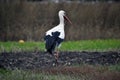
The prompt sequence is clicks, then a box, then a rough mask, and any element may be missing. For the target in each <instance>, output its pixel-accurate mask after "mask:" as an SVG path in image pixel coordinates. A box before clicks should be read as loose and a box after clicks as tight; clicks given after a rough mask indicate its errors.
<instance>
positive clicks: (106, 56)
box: [0, 51, 120, 69]
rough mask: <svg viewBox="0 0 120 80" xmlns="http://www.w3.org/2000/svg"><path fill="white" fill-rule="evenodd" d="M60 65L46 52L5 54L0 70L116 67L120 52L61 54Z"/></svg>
mask: <svg viewBox="0 0 120 80" xmlns="http://www.w3.org/2000/svg"><path fill="white" fill-rule="evenodd" d="M59 54H60V55H59V59H58V63H57V64H56V62H55V59H54V57H53V56H52V55H50V54H48V53H45V52H9V53H7V52H3V53H0V68H5V69H16V68H17V69H46V68H53V67H56V66H74V65H80V64H90V65H115V64H118V63H120V52H113V51H109V52H84V51H83V52H60V53H59Z"/></svg>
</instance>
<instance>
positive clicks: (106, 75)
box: [43, 65, 120, 80]
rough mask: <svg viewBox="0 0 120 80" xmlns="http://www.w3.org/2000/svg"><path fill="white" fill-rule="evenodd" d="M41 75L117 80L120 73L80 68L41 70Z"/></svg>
mask: <svg viewBox="0 0 120 80" xmlns="http://www.w3.org/2000/svg"><path fill="white" fill-rule="evenodd" d="M43 73H47V74H52V75H59V74H62V75H70V76H74V77H79V78H83V79H85V80H119V79H120V76H119V75H120V72H117V71H110V70H109V69H108V67H100V66H96V67H93V66H88V65H87V66H81V67H57V68H53V69H46V70H43Z"/></svg>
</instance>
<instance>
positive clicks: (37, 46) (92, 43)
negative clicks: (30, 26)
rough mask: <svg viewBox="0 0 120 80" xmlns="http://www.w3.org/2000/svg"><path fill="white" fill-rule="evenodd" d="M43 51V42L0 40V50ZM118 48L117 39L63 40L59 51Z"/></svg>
mask: <svg viewBox="0 0 120 80" xmlns="http://www.w3.org/2000/svg"><path fill="white" fill-rule="evenodd" d="M35 50H39V51H44V50H45V45H44V42H25V43H19V42H0V52H3V51H7V52H10V51H35ZM116 50H120V40H119V39H107V40H80V41H65V42H63V43H62V45H61V47H60V51H116Z"/></svg>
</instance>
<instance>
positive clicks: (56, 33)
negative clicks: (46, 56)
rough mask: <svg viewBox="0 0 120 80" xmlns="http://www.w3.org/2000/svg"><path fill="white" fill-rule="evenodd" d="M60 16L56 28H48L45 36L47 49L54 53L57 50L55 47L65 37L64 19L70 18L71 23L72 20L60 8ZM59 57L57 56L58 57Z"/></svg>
mask: <svg viewBox="0 0 120 80" xmlns="http://www.w3.org/2000/svg"><path fill="white" fill-rule="evenodd" d="M58 16H59V20H60V23H59V24H58V25H57V26H55V27H54V28H52V29H50V30H48V31H47V32H46V36H45V42H46V45H45V47H46V50H47V52H49V53H50V54H52V55H54V54H53V53H54V51H55V48H56V47H58V46H59V45H60V44H61V42H63V40H64V38H65V32H64V25H65V24H64V19H66V20H68V21H69V22H70V23H71V21H70V20H69V19H68V17H67V16H66V15H65V11H63V10H60V11H59V13H58ZM71 24H72V23H71ZM55 53H57V54H55V55H58V52H55ZM57 57H58V56H57ZM57 57H56V56H55V58H56V59H57Z"/></svg>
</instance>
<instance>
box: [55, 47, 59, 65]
mask: <svg viewBox="0 0 120 80" xmlns="http://www.w3.org/2000/svg"><path fill="white" fill-rule="evenodd" d="M54 56H55V60H56V62H57V63H58V58H59V51H58V49H56V51H55V53H54Z"/></svg>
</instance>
